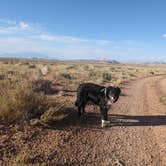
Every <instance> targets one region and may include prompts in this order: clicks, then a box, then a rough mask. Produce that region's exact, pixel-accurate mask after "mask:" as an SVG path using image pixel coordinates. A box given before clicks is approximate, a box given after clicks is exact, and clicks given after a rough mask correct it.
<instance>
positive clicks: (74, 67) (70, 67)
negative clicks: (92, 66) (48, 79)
mask: <svg viewBox="0 0 166 166" xmlns="http://www.w3.org/2000/svg"><path fill="white" fill-rule="evenodd" d="M70 69H75V70H77V69H78V66H76V65H70V66H67V67H66V70H70Z"/></svg>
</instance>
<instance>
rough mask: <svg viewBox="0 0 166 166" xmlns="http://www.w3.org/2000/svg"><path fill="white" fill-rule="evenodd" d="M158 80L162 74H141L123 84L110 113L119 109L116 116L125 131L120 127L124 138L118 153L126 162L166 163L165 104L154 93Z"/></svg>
mask: <svg viewBox="0 0 166 166" xmlns="http://www.w3.org/2000/svg"><path fill="white" fill-rule="evenodd" d="M158 80H160V81H162V80H163V76H156V77H149V78H143V79H141V80H137V81H134V82H132V83H130V84H129V85H128V86H127V87H126V86H125V88H124V93H125V94H126V96H124V97H122V98H121V100H120V101H119V103H117V105H116V106H115V107H114V109H113V113H114V112H116V110H118V114H117V115H115V118H116V121H117V119H119V120H118V121H121V125H122V126H123V127H122V128H124V129H123V130H124V133H122V132H121V131H119V133H121V134H119V136H120V135H121V137H122V138H123V139H122V140H121V143H120V144H121V151H120V152H119V155H120V156H121V157H120V158H121V159H120V160H124V163H126V165H162V166H163V165H164V164H165V163H166V162H165V156H164V153H165V148H166V143H165V140H166V134H165V133H166V128H165V125H166V116H165V110H166V108H165V106H164V105H162V104H161V103H160V102H159V96H158V95H157V93H156V89H157V88H156V87H157V86H156V84H157V81H158ZM162 85H164V83H162ZM160 88H162V87H160ZM159 110H160V111H159ZM121 114H122V115H121ZM127 115H128V116H127ZM131 120H132V121H131ZM115 124H116V125H117V123H116V122H115ZM119 125H120V123H119ZM117 130H119V129H118V128H117ZM125 142H126V143H125Z"/></svg>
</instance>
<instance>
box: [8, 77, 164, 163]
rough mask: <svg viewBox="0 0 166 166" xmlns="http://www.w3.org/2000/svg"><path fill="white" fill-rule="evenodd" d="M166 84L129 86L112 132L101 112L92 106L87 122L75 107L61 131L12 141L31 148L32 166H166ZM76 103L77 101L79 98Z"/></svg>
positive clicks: (151, 81) (159, 80) (150, 81)
mask: <svg viewBox="0 0 166 166" xmlns="http://www.w3.org/2000/svg"><path fill="white" fill-rule="evenodd" d="M165 85H166V76H154V77H149V78H142V79H138V80H136V81H132V82H130V83H126V84H124V85H123V87H122V92H123V93H122V95H121V97H120V99H119V101H118V102H117V103H116V104H115V105H114V106H113V108H112V110H111V111H110V115H109V118H110V120H111V127H108V128H105V129H102V128H101V127H100V123H101V122H100V113H99V110H98V108H97V107H92V106H88V107H87V110H88V111H87V112H88V114H87V115H86V116H85V117H84V118H82V119H78V117H77V113H76V110H74V111H73V108H71V110H70V111H71V112H72V114H71V115H70V116H69V117H68V118H67V119H66V120H64V122H62V123H61V124H58V126H57V125H56V126H55V127H52V128H49V129H45V128H44V129H40V130H38V129H35V128H34V131H33V130H32V129H29V130H27V131H26V132H27V133H26V134H27V136H25V132H24V133H23V134H22V136H20V137H24V139H22V140H23V141H20V140H19V141H18V140H17V135H18V133H17V135H16V134H15V133H14V134H13V135H12V136H11V137H10V140H13V142H19V145H21V146H26V147H27V149H31V160H30V161H29V163H34V164H35V163H36V164H37V163H42V162H43V163H47V165H86V166H87V165H96V166H106V165H110V166H114V165H116V166H118V165H119V166H124V165H127V166H146V165H148V166H164V165H166V155H165V154H166V106H165V105H163V104H162V103H161V102H160V97H162V96H164V95H165V96H166V86H165ZM72 99H73V102H74V99H75V97H74V96H73V98H72ZM20 134H21V132H20ZM20 134H19V135H20ZM30 136H31V137H30ZM29 137H30V138H29Z"/></svg>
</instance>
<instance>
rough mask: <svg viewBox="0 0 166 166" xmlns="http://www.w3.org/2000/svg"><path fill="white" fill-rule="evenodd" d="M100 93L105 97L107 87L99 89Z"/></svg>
mask: <svg viewBox="0 0 166 166" xmlns="http://www.w3.org/2000/svg"><path fill="white" fill-rule="evenodd" d="M101 92H102V93H104V96H106V94H107V87H105V88H103V89H101Z"/></svg>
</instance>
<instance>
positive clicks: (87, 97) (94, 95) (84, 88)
mask: <svg viewBox="0 0 166 166" xmlns="http://www.w3.org/2000/svg"><path fill="white" fill-rule="evenodd" d="M120 93H121V90H120V88H119V87H112V86H109V87H105V86H100V85H96V84H93V83H83V84H80V85H79V87H78V89H77V100H76V102H75V105H76V106H77V107H78V115H79V116H81V115H82V114H83V113H84V112H85V106H86V104H87V103H89V102H92V103H94V104H96V105H98V106H99V107H100V112H101V119H102V127H105V126H108V125H109V124H110V121H108V110H109V108H110V106H111V105H112V104H113V103H115V102H116V101H117V100H118V98H119V95H120Z"/></svg>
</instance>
